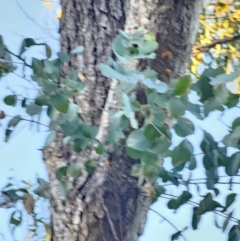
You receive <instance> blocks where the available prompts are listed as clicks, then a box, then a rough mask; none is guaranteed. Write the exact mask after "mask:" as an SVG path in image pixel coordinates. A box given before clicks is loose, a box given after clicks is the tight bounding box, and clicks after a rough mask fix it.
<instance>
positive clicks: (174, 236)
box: [171, 231, 181, 241]
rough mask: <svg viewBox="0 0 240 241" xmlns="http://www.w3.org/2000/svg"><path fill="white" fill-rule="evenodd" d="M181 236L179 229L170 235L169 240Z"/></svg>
mask: <svg viewBox="0 0 240 241" xmlns="http://www.w3.org/2000/svg"><path fill="white" fill-rule="evenodd" d="M180 236H181V231H178V232H176V233H174V234H173V235H172V236H171V241H173V240H178V238H179V237H180Z"/></svg>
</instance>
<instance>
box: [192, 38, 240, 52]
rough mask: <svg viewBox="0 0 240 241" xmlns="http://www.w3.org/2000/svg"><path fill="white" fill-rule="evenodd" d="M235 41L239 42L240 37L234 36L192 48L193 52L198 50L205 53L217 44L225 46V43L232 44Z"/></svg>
mask: <svg viewBox="0 0 240 241" xmlns="http://www.w3.org/2000/svg"><path fill="white" fill-rule="evenodd" d="M236 40H240V35H237V36H234V37H232V38H224V39H217V40H214V41H213V42H212V43H210V44H206V45H199V46H196V47H194V50H198V51H201V52H207V51H209V49H210V48H213V47H215V46H216V45H217V44H226V43H230V42H233V41H236Z"/></svg>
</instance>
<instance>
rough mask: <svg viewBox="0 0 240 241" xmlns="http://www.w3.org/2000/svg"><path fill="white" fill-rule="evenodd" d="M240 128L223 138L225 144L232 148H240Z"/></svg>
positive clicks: (237, 127)
mask: <svg viewBox="0 0 240 241" xmlns="http://www.w3.org/2000/svg"><path fill="white" fill-rule="evenodd" d="M239 133H240V126H236V127H235V128H234V129H233V131H232V132H231V133H230V134H228V135H226V136H225V137H224V138H223V144H225V145H226V146H231V147H239V145H240V135H239Z"/></svg>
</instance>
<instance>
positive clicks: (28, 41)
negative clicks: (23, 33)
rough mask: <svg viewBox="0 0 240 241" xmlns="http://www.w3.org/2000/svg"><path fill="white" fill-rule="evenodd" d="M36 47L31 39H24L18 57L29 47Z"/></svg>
mask: <svg viewBox="0 0 240 241" xmlns="http://www.w3.org/2000/svg"><path fill="white" fill-rule="evenodd" d="M33 45H36V43H35V41H34V40H33V39H32V38H26V39H24V40H23V41H22V45H21V48H20V52H19V56H21V55H22V53H23V52H24V51H25V50H26V49H27V48H29V47H31V46H33Z"/></svg>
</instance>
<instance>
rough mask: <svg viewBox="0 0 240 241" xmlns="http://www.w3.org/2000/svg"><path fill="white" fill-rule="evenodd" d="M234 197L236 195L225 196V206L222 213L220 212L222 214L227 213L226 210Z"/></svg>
mask: <svg viewBox="0 0 240 241" xmlns="http://www.w3.org/2000/svg"><path fill="white" fill-rule="evenodd" d="M236 196H237V194H236V193H230V194H228V195H227V197H226V205H225V207H224V211H222V212H225V211H227V209H228V208H229V207H230V206H231V205H232V204H233V203H234V201H235V198H236Z"/></svg>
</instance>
